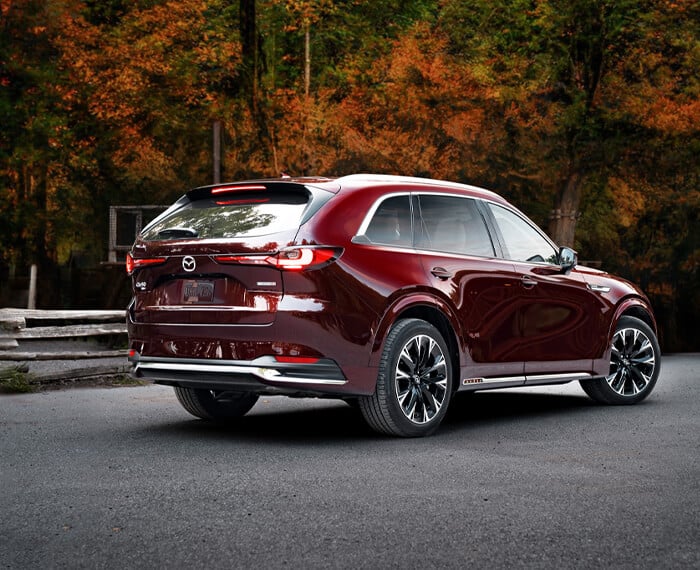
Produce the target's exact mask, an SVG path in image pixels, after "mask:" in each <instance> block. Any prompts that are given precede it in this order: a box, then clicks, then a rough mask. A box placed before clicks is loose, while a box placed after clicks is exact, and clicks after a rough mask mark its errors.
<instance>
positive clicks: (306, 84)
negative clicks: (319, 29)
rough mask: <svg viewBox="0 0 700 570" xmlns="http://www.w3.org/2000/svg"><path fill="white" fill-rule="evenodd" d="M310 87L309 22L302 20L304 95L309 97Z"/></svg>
mask: <svg viewBox="0 0 700 570" xmlns="http://www.w3.org/2000/svg"><path fill="white" fill-rule="evenodd" d="M310 87H311V24H310V23H309V20H308V19H307V20H306V21H305V22H304V95H305V96H306V98H307V99H308V98H309V90H310Z"/></svg>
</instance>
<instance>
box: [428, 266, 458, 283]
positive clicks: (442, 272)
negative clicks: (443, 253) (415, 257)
mask: <svg viewBox="0 0 700 570" xmlns="http://www.w3.org/2000/svg"><path fill="white" fill-rule="evenodd" d="M430 273H432V274H433V275H435V277H437V278H438V279H442V280H443V281H444V280H445V279H449V278H450V277H453V276H454V273H452V272H451V271H447V269H445V268H444V267H433V268H432V269H431V270H430Z"/></svg>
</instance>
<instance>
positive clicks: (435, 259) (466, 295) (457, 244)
mask: <svg viewBox="0 0 700 570" xmlns="http://www.w3.org/2000/svg"><path fill="white" fill-rule="evenodd" d="M415 200H416V206H415V207H414V211H416V212H417V220H416V224H415V226H416V231H415V240H416V241H415V247H416V250H417V251H418V252H419V254H420V257H421V260H422V263H423V266H424V268H425V272H426V274H427V278H428V281H429V282H430V283H431V285H432V286H433V287H434V288H435V289H437V290H439V291H440V292H441V293H442V295H443V296H444V297H446V298H448V299H449V300H450V304H451V305H452V306H453V307H454V308H455V310H456V312H457V318H458V319H459V323H460V327H461V331H458V334H460V336H461V342H462V350H463V351H464V352H465V353H466V354H467V355H468V361H465V362H464V363H463V365H464V368H463V370H462V379H461V380H462V381H464V380H465V379H466V380H467V381H468V379H469V378H481V377H483V378H495V377H514V380H513V383H514V384H518V383H519V384H522V383H523V382H524V379H523V367H524V362H523V358H522V355H521V354H520V353H516V352H514V351H513V347H515V346H517V342H518V341H519V330H518V320H517V319H518V316H517V314H516V313H514V311H513V302H514V294H515V291H516V289H517V287H518V286H519V283H518V280H517V278H516V275H515V271H514V269H513V264H512V262H510V261H509V260H505V259H502V258H499V257H498V256H497V255H496V249H495V248H496V246H495V244H494V243H493V240H492V238H491V236H490V234H489V232H488V230H487V227H486V223H485V220H484V217H483V214H482V212H481V211H480V208H479V206H478V204H477V200H475V199H472V198H466V197H461V196H451V195H444V194H430V193H422V194H419V195H417V196H416V197H415Z"/></svg>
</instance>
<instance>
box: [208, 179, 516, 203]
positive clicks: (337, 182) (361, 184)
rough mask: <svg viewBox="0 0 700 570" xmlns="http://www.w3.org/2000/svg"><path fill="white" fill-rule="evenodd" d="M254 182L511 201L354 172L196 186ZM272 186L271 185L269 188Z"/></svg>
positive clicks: (464, 187)
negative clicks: (438, 194)
mask: <svg viewBox="0 0 700 570" xmlns="http://www.w3.org/2000/svg"><path fill="white" fill-rule="evenodd" d="M251 184H267V185H274V187H277V188H282V187H284V185H285V184H290V185H304V186H313V187H316V188H322V189H323V190H326V191H329V192H332V193H334V194H337V193H339V192H342V193H344V194H345V193H354V192H359V191H362V190H366V189H367V188H375V189H379V188H386V189H387V190H389V191H412V192H421V191H422V192H426V191H428V192H440V193H448V194H449V193H457V194H460V195H468V196H471V197H474V198H482V199H486V200H491V201H493V202H498V203H502V204H507V203H508V202H507V201H506V200H505V199H504V198H503V197H502V196H500V195H499V194H496V193H495V192H492V191H490V190H486V189H484V188H480V187H478V186H472V185H469V184H461V183H459V182H449V181H445V180H435V179H431V178H418V177H412V176H395V175H390V174H350V175H348V176H341V177H337V178H325V177H320V176H304V177H292V176H286V175H283V176H281V177H280V178H264V179H255V180H245V181H238V182H228V183H222V184H214V185H209V186H202V187H199V188H196V189H194V190H195V191H197V192H199V191H207V190H211V189H213V188H217V187H222V186H227V187H241V186H247V185H251ZM269 187H270V186H268V188H269Z"/></svg>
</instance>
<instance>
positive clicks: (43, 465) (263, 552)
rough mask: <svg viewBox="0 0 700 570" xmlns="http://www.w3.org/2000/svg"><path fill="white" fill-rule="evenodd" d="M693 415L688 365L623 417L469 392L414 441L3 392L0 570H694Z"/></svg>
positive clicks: (124, 394) (152, 405) (672, 361)
mask: <svg viewBox="0 0 700 570" xmlns="http://www.w3.org/2000/svg"><path fill="white" fill-rule="evenodd" d="M699 408H700V355H688V356H670V357H667V358H666V359H665V360H664V364H663V370H662V376H661V379H660V381H659V384H658V385H657V388H656V391H655V392H654V394H652V396H651V397H650V398H649V399H648V400H647V401H646V402H645V403H643V404H640V405H637V406H631V407H616V408H615V407H601V406H597V405H594V404H593V403H592V402H591V401H589V400H588V399H587V397H586V396H585V395H584V394H583V391H582V390H581V389H580V388H579V386H578V385H577V384H570V385H567V386H563V387H551V388H538V389H534V388H533V389H529V390H528V391H519V392H518V391H512V390H511V391H500V392H490V393H480V394H476V395H473V396H470V397H465V398H459V399H458V400H456V401H455V405H454V406H453V408H452V409H451V412H450V414H449V416H448V418H447V420H446V423H445V424H444V425H443V426H442V428H441V430H440V431H439V432H438V433H437V435H435V436H433V437H430V438H427V439H419V440H400V439H389V438H384V437H380V436H377V435H375V434H373V433H372V432H371V431H370V430H369V429H368V428H366V427H365V426H364V424H363V422H362V419H361V417H360V416H359V414H358V413H357V412H355V411H354V410H353V409H351V408H350V407H348V406H346V405H345V404H343V403H339V402H332V401H320V400H317V401H314V400H291V399H287V398H267V399H265V400H261V401H259V402H258V404H257V405H256V406H255V408H253V410H252V411H251V412H250V413H249V415H248V416H246V417H245V418H244V419H243V420H242V421H241V422H240V423H239V424H238V425H237V426H235V427H234V428H218V427H214V426H211V425H208V424H207V423H205V422H202V421H199V420H196V419H194V418H191V417H190V416H188V414H187V413H186V412H185V411H184V410H182V409H181V408H180V407H179V405H178V404H177V402H176V400H175V397H174V394H173V393H172V391H171V389H169V388H163V387H155V386H151V387H140V388H116V389H104V388H99V389H98V388H94V389H73V390H64V391H56V392H45V393H39V394H30V395H17V396H1V397H0V568H165V567H167V568H184V567H188V568H190V567H191V568H205V567H206V568H253V567H255V568H268V567H269V568H280V567H290V568H316V567H338V568H434V567H446V568H447V567H454V568H457V567H459V568H466V567H475V568H504V567H509V568H510V567H516V568H517V567H527V568H592V567H596V568H601V567H602V568H606V567H614V568H655V569H656V568H700V461H699V457H700V420H699V417H698V409H699Z"/></svg>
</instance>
